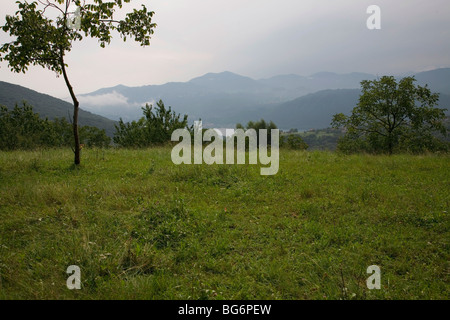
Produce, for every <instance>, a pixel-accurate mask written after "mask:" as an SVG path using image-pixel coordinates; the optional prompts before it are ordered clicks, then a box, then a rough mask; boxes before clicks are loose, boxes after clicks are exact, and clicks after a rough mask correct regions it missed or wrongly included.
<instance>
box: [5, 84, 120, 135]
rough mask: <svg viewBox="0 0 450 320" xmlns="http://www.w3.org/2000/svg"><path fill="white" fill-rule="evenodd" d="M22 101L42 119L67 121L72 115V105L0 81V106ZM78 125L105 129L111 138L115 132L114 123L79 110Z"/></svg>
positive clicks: (13, 104) (10, 105)
mask: <svg viewBox="0 0 450 320" xmlns="http://www.w3.org/2000/svg"><path fill="white" fill-rule="evenodd" d="M22 101H27V102H28V103H29V104H30V105H31V106H33V110H34V112H36V113H39V115H40V116H41V117H42V118H45V117H47V118H49V119H54V118H66V119H67V120H68V121H71V119H69V114H70V118H71V117H72V115H73V105H72V104H70V103H68V102H66V101H63V100H60V99H57V98H54V97H52V96H49V95H47V94H42V93H39V92H36V91H33V90H30V89H27V88H25V87H22V86H18V85H15V84H11V83H7V82H3V81H0V104H1V105H5V106H6V107H8V108H14V106H15V105H16V103H18V104H19V105H21V104H22ZM78 119H79V124H80V125H82V126H84V125H87V126H95V127H98V128H100V129H105V131H106V134H107V135H108V136H111V137H112V136H113V135H114V132H115V128H114V124H115V122H114V121H112V120H110V119H107V118H105V117H102V116H99V115H96V114H93V113H91V112H88V111H85V110H82V109H80V112H79V118H78Z"/></svg>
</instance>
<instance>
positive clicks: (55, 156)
mask: <svg viewBox="0 0 450 320" xmlns="http://www.w3.org/2000/svg"><path fill="white" fill-rule="evenodd" d="M72 158H73V155H72V153H71V151H70V150H68V151H67V150H50V151H36V152H0V298H1V299H16V298H18V299H449V297H450V284H449V272H450V271H449V270H450V265H449V258H450V250H449V240H450V230H449V227H450V221H449V214H448V210H449V195H450V192H449V190H450V185H449V182H450V179H449V178H450V177H449V175H450V170H449V169H450V161H449V160H450V159H449V157H448V156H445V155H440V156H437V155H435V156H433V155H427V156H410V155H394V156H391V157H389V156H370V155H352V156H345V155H339V154H336V153H329V152H296V151H286V150H281V155H280V170H279V172H278V174H277V175H275V176H261V175H260V174H259V172H260V171H259V170H260V167H259V166H249V165H239V166H238V165H216V166H208V165H200V166H199V165H197V166H196V165H180V166H175V165H174V164H172V162H171V159H170V149H168V148H154V149H148V150H116V149H110V150H106V151H101V150H83V154H82V161H83V164H82V166H81V167H80V168H74V167H73V166H72V165H71V163H72ZM70 265H77V266H79V267H80V268H81V280H82V289H81V290H68V289H67V287H66V279H67V278H68V276H69V275H68V274H66V269H67V267H68V266H70ZM370 265H378V266H379V267H380V268H381V286H382V287H381V289H380V290H369V289H368V288H367V286H366V279H367V278H368V276H369V274H367V273H366V269H367V267H368V266H370Z"/></svg>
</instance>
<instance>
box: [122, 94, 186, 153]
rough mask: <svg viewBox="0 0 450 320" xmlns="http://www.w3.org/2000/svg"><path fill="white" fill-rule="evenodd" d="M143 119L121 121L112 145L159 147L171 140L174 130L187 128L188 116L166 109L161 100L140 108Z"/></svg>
mask: <svg viewBox="0 0 450 320" xmlns="http://www.w3.org/2000/svg"><path fill="white" fill-rule="evenodd" d="M142 111H143V113H144V117H142V118H140V119H139V120H138V121H132V122H131V123H130V122H127V123H125V122H124V121H123V120H122V119H120V120H119V123H118V125H116V126H115V127H116V132H115V134H114V143H116V144H117V145H119V146H121V147H134V148H143V147H149V146H152V145H161V144H164V143H166V142H168V141H170V140H171V136H172V132H173V131H175V130H176V129H182V128H187V129H189V128H188V120H187V118H188V116H187V115H184V116H183V118H181V114H176V113H175V112H174V111H172V108H171V107H169V108H168V109H166V107H165V106H164V103H163V102H162V100H159V102H158V103H157V104H156V108H153V105H150V106H149V105H148V104H147V105H146V106H145V107H144V108H142Z"/></svg>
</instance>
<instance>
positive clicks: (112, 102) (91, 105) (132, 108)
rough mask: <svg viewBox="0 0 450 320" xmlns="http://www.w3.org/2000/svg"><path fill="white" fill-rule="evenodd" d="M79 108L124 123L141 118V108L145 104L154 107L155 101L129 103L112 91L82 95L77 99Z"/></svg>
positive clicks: (126, 99)
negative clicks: (121, 120)
mask: <svg viewBox="0 0 450 320" xmlns="http://www.w3.org/2000/svg"><path fill="white" fill-rule="evenodd" d="M78 100H79V101H80V107H81V108H82V109H84V110H87V111H90V112H93V113H96V114H99V115H102V116H104V117H107V118H110V119H113V120H118V119H119V118H120V117H122V118H123V119H124V120H126V121H130V120H136V119H139V118H140V117H142V115H143V114H142V110H141V108H142V107H144V106H145V105H146V104H149V105H155V104H156V103H155V101H154V100H151V101H145V102H130V101H129V100H128V98H127V97H125V96H124V95H123V94H121V93H119V92H117V91H113V92H110V93H105V94H98V95H84V96H80V97H79V98H78Z"/></svg>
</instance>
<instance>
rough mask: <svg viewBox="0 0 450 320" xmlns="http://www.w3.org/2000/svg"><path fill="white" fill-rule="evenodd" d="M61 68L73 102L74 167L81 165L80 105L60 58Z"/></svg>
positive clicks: (62, 60)
mask: <svg viewBox="0 0 450 320" xmlns="http://www.w3.org/2000/svg"><path fill="white" fill-rule="evenodd" d="M61 66H62V72H63V76H64V81H65V82H66V85H67V88H68V89H69V92H70V96H71V97H72V101H73V137H74V144H75V145H74V149H73V152H74V153H75V165H79V164H80V163H81V159H80V136H79V134H78V107H79V106H80V103H79V102H78V100H77V97H76V96H75V93H74V91H73V88H72V85H71V84H70V82H69V78H68V76H67V72H66V66H65V64H64V59H63V58H61Z"/></svg>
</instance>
